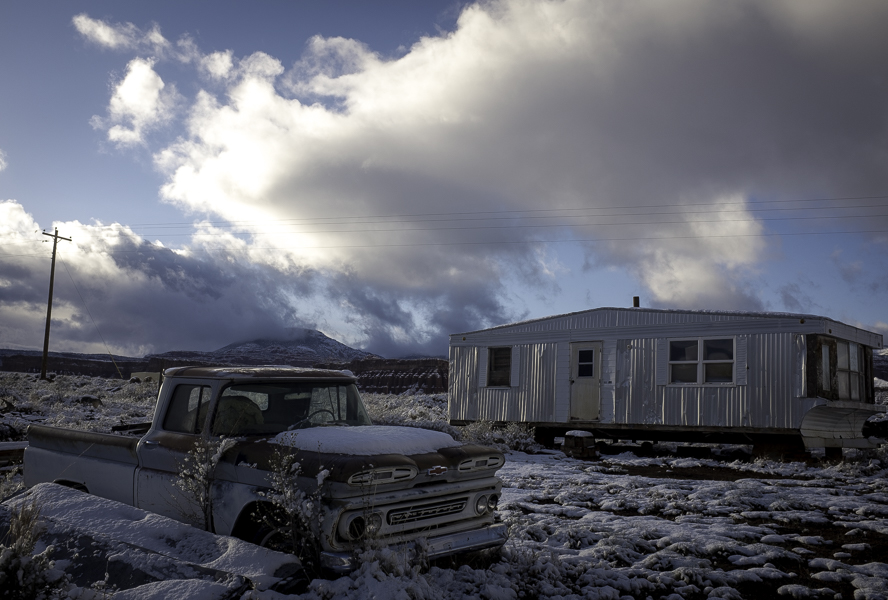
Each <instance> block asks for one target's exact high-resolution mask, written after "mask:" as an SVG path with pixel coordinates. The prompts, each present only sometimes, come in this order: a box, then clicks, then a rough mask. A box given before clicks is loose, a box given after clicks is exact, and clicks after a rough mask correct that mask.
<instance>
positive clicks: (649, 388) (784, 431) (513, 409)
mask: <svg viewBox="0 0 888 600" xmlns="http://www.w3.org/2000/svg"><path fill="white" fill-rule="evenodd" d="M881 347H882V336H881V335H879V334H877V333H873V332H871V331H865V330H863V329H859V328H856V327H852V326H850V325H845V324H844V323H839V322H838V321H833V320H832V319H828V318H825V317H818V316H813V315H796V314H785V313H744V312H715V311H690V310H655V309H645V308H597V309H592V310H586V311H582V312H577V313H570V314H565V315H558V316H553V317H547V318H543V319H535V320H531V321H525V322H521V323H513V324H510V325H502V326H499V327H492V328H490V329H484V330H481V331H472V332H468V333H457V334H453V335H451V336H450V384H449V392H450V393H449V413H450V420H451V423H453V424H466V423H469V422H473V421H478V420H489V421H493V422H498V423H507V422H518V423H526V424H529V425H532V426H534V427H536V428H537V433H538V437H539V438H540V439H542V440H551V439H552V438H553V437H554V436H556V435H562V434H563V433H564V432H566V431H568V430H571V429H582V430H587V431H591V432H593V433H595V435H596V436H597V437H602V438H613V439H637V440H654V441H656V440H679V441H680V440H688V441H712V442H726V443H754V444H758V443H763V444H767V443H770V442H771V441H775V440H784V441H785V440H789V441H794V440H798V439H799V438H801V440H802V441H803V442H804V444H805V446H806V447H808V448H812V447H827V448H840V447H869V446H872V445H873V440H872V439H868V438H867V437H865V436H864V434H863V424H864V421H866V419H867V418H868V417H870V416H872V415H874V414H876V413H878V412H884V411H885V409H884V408H882V407H880V406H877V405H875V404H874V390H873V372H872V364H873V363H872V356H873V349H877V348H881Z"/></svg>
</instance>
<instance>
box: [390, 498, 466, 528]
mask: <svg viewBox="0 0 888 600" xmlns="http://www.w3.org/2000/svg"><path fill="white" fill-rule="evenodd" d="M467 502H468V498H457V499H456V500H448V501H446V502H435V503H434V504H423V505H421V506H411V507H409V508H404V509H400V510H393V511H391V512H390V513H389V514H388V519H387V520H388V523H389V525H401V524H403V523H415V522H417V521H424V520H426V519H434V518H435V517H443V516H446V515H456V514H459V513H461V512H462V511H463V509H464V508H465V507H466V503H467Z"/></svg>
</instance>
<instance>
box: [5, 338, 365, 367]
mask: <svg viewBox="0 0 888 600" xmlns="http://www.w3.org/2000/svg"><path fill="white" fill-rule="evenodd" d="M42 354H43V353H42V352H40V351H39V350H0V371H17V372H21V373H28V372H30V373H39V372H40V363H41V360H42ZM379 358H380V357H379V356H377V355H375V354H371V353H369V352H364V351H363V350H357V349H355V348H351V347H349V346H346V345H345V344H342V343H340V342H337V341H336V340H334V339H332V338H329V337H327V336H326V335H324V334H323V333H321V332H320V331H316V330H314V329H296V328H293V329H287V330H284V331H283V332H281V336H280V337H279V338H275V339H271V338H262V339H257V340H251V341H247V342H238V343H236V344H229V345H228V346H225V347H224V348H219V349H218V350H215V351H213V352H200V351H191V350H176V351H173V352H163V353H161V354H149V355H147V356H145V357H143V358H135V357H128V356H114V359H113V361H112V360H111V357H110V356H109V355H108V354H78V353H75V352H50V353H49V364H48V371H49V372H52V373H57V374H71V375H73V374H79V375H91V376H94V377H119V376H121V375H122V376H123V377H124V378H127V377H129V374H130V373H133V372H138V371H151V372H159V371H161V370H163V369H168V368H170V367H181V366H187V365H193V366H209V365H290V366H293V367H311V366H313V365H315V364H317V363H348V362H351V361H354V360H361V359H379Z"/></svg>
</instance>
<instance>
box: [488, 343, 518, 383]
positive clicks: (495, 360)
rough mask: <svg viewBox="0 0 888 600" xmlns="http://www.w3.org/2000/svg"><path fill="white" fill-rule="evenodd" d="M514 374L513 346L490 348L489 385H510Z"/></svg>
mask: <svg viewBox="0 0 888 600" xmlns="http://www.w3.org/2000/svg"><path fill="white" fill-rule="evenodd" d="M511 374H512V348H508V347H507V348H488V355H487V385H488V387H508V386H509V383H510V379H511Z"/></svg>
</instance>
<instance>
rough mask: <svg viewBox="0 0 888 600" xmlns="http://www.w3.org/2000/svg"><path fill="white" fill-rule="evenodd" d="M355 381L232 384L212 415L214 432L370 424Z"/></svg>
mask: <svg viewBox="0 0 888 600" xmlns="http://www.w3.org/2000/svg"><path fill="white" fill-rule="evenodd" d="M371 424H372V423H371V422H370V418H369V417H368V416H367V411H366V410H364V404H363V402H361V395H360V394H359V393H358V389H357V388H356V387H355V385H354V384H346V385H342V384H339V383H331V382H313V383H310V382H286V383H278V382H270V383H244V384H234V385H230V386H228V387H227V388H225V389H224V390H223V391H222V396H221V397H220V398H219V403H218V405H217V406H216V413H215V415H214V416H213V427H212V433H213V435H225V436H235V435H274V434H277V433H281V432H282V431H287V430H291V429H300V428H303V427H319V426H325V425H350V426H354V425H371Z"/></svg>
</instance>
